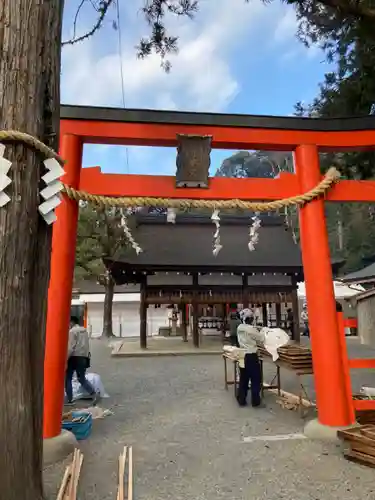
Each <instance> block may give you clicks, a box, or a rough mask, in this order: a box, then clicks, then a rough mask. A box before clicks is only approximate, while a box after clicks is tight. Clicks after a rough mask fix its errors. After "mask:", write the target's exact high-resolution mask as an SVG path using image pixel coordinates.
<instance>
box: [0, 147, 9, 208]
mask: <svg viewBox="0 0 375 500" xmlns="http://www.w3.org/2000/svg"><path fill="white" fill-rule="evenodd" d="M4 153H5V145H4V144H0V208H1V207H5V205H6V204H7V203H9V202H10V198H9V196H8V195H7V194H6V193H5V192H4V190H5V188H7V187H8V186H9V184H11V183H12V179H11V178H10V177H8V175H7V174H8V172H9V169H10V167H11V166H12V162H11V161H9V160H7V159H6V158H4Z"/></svg>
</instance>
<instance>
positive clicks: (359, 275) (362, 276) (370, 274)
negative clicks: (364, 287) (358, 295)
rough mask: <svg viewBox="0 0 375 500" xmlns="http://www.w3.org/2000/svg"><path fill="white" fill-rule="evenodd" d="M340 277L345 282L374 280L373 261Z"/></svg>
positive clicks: (374, 266) (374, 269)
mask: <svg viewBox="0 0 375 500" xmlns="http://www.w3.org/2000/svg"><path fill="white" fill-rule="evenodd" d="M341 279H342V281H344V282H346V281H351V282H353V281H356V282H361V281H368V280H372V281H375V263H373V264H370V265H369V266H367V267H364V268H363V269H360V270H359V271H354V272H353V273H349V274H347V275H346V276H344V277H343V278H341Z"/></svg>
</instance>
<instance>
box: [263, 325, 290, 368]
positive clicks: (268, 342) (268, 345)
mask: <svg viewBox="0 0 375 500" xmlns="http://www.w3.org/2000/svg"><path fill="white" fill-rule="evenodd" d="M261 331H262V332H263V334H264V347H265V349H266V350H267V351H268V352H269V353H270V354H271V356H272V360H273V361H276V360H277V359H278V358H279V353H278V352H277V349H278V348H279V347H282V346H283V345H286V344H287V343H288V342H289V340H290V337H289V335H288V334H287V333H286V332H285V331H284V330H282V329H281V328H266V327H265V328H262V330H261Z"/></svg>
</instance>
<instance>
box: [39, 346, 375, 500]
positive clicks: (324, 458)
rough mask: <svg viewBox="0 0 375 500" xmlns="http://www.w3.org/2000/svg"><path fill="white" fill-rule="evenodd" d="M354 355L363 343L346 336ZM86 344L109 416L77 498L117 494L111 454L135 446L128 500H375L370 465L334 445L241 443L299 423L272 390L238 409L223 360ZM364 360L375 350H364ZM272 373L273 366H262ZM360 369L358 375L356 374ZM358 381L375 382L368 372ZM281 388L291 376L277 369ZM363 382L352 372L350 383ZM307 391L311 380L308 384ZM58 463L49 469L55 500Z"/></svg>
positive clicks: (85, 446) (89, 449) (296, 428)
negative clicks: (125, 353)
mask: <svg viewBox="0 0 375 500" xmlns="http://www.w3.org/2000/svg"><path fill="white" fill-rule="evenodd" d="M349 344H350V351H351V354H352V357H354V356H356V357H357V356H359V355H362V354H363V348H362V347H361V346H358V345H357V344H356V343H353V342H351V343H350V342H349ZM110 352H111V350H110V348H109V347H108V346H106V345H104V344H103V343H101V342H100V341H96V342H93V345H92V353H93V360H92V370H93V371H96V372H97V373H100V375H101V377H102V379H103V383H104V385H105V388H106V390H107V391H108V393H109V394H110V396H111V398H110V399H108V400H104V401H103V404H102V406H105V407H108V408H112V410H113V411H114V415H112V416H110V417H107V418H106V419H104V420H102V421H95V422H94V429H93V434H92V436H91V437H90V439H88V440H87V441H85V442H83V443H82V451H83V453H84V456H85V459H84V465H83V470H82V474H81V484H80V491H79V500H107V499H108V500H109V499H113V500H115V499H116V487H117V467H118V465H117V463H118V462H117V460H118V455H119V453H120V452H121V451H122V448H123V446H124V445H125V444H127V445H133V452H134V473H135V490H134V492H135V495H134V500H169V499H173V500H179V499H183V500H220V499H225V500H257V499H267V500H276V499H277V500H279V499H283V498H288V499H298V500H326V499H327V500H331V499H332V498H340V500H353V499H354V498H361V499H370V498H371V499H373V498H375V471H374V470H372V469H369V468H366V467H362V466H359V465H355V464H352V463H350V462H347V461H346V460H345V459H344V458H343V457H342V452H341V448H340V446H337V445H332V444H329V445H327V444H322V443H318V442H312V441H309V440H307V439H305V440H287V441H254V442H244V437H252V436H264V435H279V434H289V433H298V432H301V431H302V429H303V425H304V421H303V420H302V419H301V418H300V417H299V415H298V414H297V413H296V412H292V411H288V410H284V409H282V408H281V407H280V406H279V405H278V404H277V403H276V398H275V396H274V395H271V394H268V395H267V396H266V408H264V409H252V408H251V407H250V408H238V407H237V405H236V404H235V401H234V398H233V392H232V391H231V390H229V391H228V392H226V391H225V390H224V385H223V363H222V359H221V357H220V356H212V355H210V356H186V357H155V358H133V359H131V358H129V359H121V358H113V357H112V358H111V356H110ZM367 355H368V356H370V355H373V353H367ZM267 372H268V375H270V374H271V372H272V370H271V367H269V366H268V367H267ZM362 372H363V371H362ZM362 379H363V380H362V383H366V384H369V385H374V386H375V375H374V373H371V372H368V373H362ZM283 383H284V389H286V390H289V391H291V392H293V391H294V390H296V387H295V384H296V381H295V380H294V379H293V377H291V376H290V375H289V374H288V372H285V374H283ZM360 383H361V380H360V378H359V375H357V374H356V378H355V385H360ZM308 385H309V386H310V390H311V388H312V387H311V380H310V382H309V383H308ZM63 469H64V464H60V465H58V466H54V467H50V468H49V469H47V470H46V471H45V484H46V495H47V499H48V500H52V499H55V498H56V491H57V488H58V485H59V482H60V481H61V476H62V472H63Z"/></svg>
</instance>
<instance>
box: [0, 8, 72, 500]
mask: <svg viewBox="0 0 375 500" xmlns="http://www.w3.org/2000/svg"><path fill="white" fill-rule="evenodd" d="M62 10H63V1H62V0H28V1H27V2H26V1H25V0H0V54H1V56H0V98H1V103H0V105H1V108H0V129H15V130H19V131H22V132H27V133H29V134H31V135H33V136H35V137H38V138H39V139H41V140H42V141H43V142H45V143H46V144H48V145H50V146H51V147H53V148H56V147H57V145H58V142H57V141H58V132H59V108H60V106H59V103H60V95H59V87H60V37H61V25H62ZM6 157H7V158H8V159H9V160H11V161H12V162H13V165H12V167H11V173H10V177H11V178H12V180H13V182H12V184H11V185H10V186H9V187H8V188H7V193H8V194H9V196H10V197H11V201H10V202H9V203H8V204H7V205H6V206H5V207H3V208H0V353H1V362H0V387H1V390H0V408H1V411H0V450H1V453H0V484H1V495H0V496H1V499H2V500H13V499H14V500H30V499H32V500H40V499H42V498H43V484H42V468H43V463H42V460H43V457H42V444H43V441H42V419H43V360H44V338H45V318H46V304H47V289H48V279H49V262H50V251H51V228H50V227H48V226H47V224H46V223H45V221H44V220H43V219H42V218H41V217H40V216H39V214H38V204H39V203H40V199H39V194H38V190H39V189H38V188H39V182H40V177H41V175H43V173H44V168H43V164H42V160H43V159H44V158H42V157H41V155H39V154H36V153H35V152H33V151H31V150H30V149H28V148H25V147H23V146H21V145H12V146H8V147H7V149H6Z"/></svg>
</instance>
